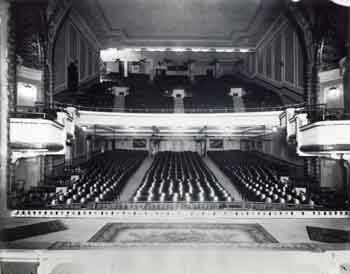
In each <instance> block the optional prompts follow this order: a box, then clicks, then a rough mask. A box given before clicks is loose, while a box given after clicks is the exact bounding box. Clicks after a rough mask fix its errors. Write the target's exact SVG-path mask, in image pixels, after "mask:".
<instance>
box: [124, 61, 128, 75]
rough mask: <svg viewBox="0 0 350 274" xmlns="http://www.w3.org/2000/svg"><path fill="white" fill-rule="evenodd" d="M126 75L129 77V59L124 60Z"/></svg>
mask: <svg viewBox="0 0 350 274" xmlns="http://www.w3.org/2000/svg"><path fill="white" fill-rule="evenodd" d="M124 77H125V78H127V77H128V60H124Z"/></svg>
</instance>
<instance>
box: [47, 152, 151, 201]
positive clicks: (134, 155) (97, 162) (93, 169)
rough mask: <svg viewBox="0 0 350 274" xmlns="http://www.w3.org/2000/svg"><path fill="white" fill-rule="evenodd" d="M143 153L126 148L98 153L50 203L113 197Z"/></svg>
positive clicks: (116, 196) (112, 198)
mask: <svg viewBox="0 0 350 274" xmlns="http://www.w3.org/2000/svg"><path fill="white" fill-rule="evenodd" d="M146 156H147V152H145V151H128V150H116V151H109V152H106V153H103V154H99V155H98V156H96V157H95V158H93V159H91V160H90V161H89V162H88V163H87V164H85V166H84V172H83V174H81V175H80V178H79V179H78V180H77V181H75V182H74V183H73V184H72V185H71V186H70V187H69V188H68V189H67V191H66V192H64V193H58V194H57V195H56V196H55V197H54V199H52V200H51V206H56V205H62V204H65V205H71V204H81V205H84V204H86V203H88V202H96V203H98V202H108V201H114V200H116V199H117V198H118V196H119V195H120V193H121V192H122V190H123V189H124V186H125V184H126V182H127V181H128V179H129V178H130V176H131V175H132V174H133V173H134V172H135V170H136V169H137V168H138V167H139V166H140V164H141V163H142V161H143V160H144V159H145V157H146Z"/></svg>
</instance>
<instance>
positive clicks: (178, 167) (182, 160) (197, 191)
mask: <svg viewBox="0 0 350 274" xmlns="http://www.w3.org/2000/svg"><path fill="white" fill-rule="evenodd" d="M132 200H133V201H134V202H141V201H142V202H145V201H147V202H208V201H209V202H218V201H232V197H231V196H230V194H229V193H228V192H227V191H226V190H225V189H224V188H223V187H222V186H221V184H220V183H219V182H218V180H217V179H216V177H215V176H214V174H213V173H212V172H211V171H210V170H209V168H208V167H207V166H206V165H205V163H204V162H203V160H202V159H201V157H200V156H199V155H198V153H195V152H189V151H187V152H170V151H166V152H159V153H157V154H156V155H155V159H154V161H153V163H152V165H151V167H150V168H149V170H148V171H147V172H146V175H145V177H144V178H143V181H142V184H141V186H140V187H139V188H138V189H137V191H136V193H135V195H134V196H133V198H132Z"/></svg>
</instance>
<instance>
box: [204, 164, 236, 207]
mask: <svg viewBox="0 0 350 274" xmlns="http://www.w3.org/2000/svg"><path fill="white" fill-rule="evenodd" d="M203 160H204V162H205V163H206V165H207V166H208V167H209V168H210V170H211V171H212V172H213V173H214V175H215V177H216V178H217V179H218V180H219V183H220V184H221V185H222V186H223V187H224V188H225V189H226V190H227V191H228V192H229V193H230V194H231V196H232V198H233V199H234V201H236V202H239V201H243V197H242V195H241V194H240V193H239V191H238V190H237V189H236V187H235V186H234V185H233V184H232V183H231V180H230V179H229V178H228V177H227V176H226V175H225V174H224V173H223V172H222V171H221V170H220V169H219V168H218V167H217V165H216V164H215V163H214V162H213V161H212V160H211V159H210V158H209V157H205V158H203Z"/></svg>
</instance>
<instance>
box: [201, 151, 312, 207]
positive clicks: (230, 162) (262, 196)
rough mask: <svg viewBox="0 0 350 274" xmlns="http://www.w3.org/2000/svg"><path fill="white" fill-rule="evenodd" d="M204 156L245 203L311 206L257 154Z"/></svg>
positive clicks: (309, 202) (302, 194)
mask: <svg viewBox="0 0 350 274" xmlns="http://www.w3.org/2000/svg"><path fill="white" fill-rule="evenodd" d="M208 155H209V157H211V159H212V160H213V161H214V162H215V163H216V164H217V165H218V166H219V167H220V169H221V170H222V171H223V172H224V173H225V174H226V175H227V176H228V177H229V178H230V180H231V182H232V183H233V184H234V186H235V187H236V188H237V189H238V190H239V192H240V194H241V195H242V196H243V197H244V199H246V200H248V201H252V202H266V203H278V204H294V205H300V204H308V205H311V206H313V205H314V201H313V200H311V199H310V197H308V196H307V195H306V193H303V192H301V191H297V189H296V188H294V187H293V186H292V185H291V184H289V183H286V182H282V181H281V176H280V175H281V174H279V168H278V166H276V165H273V164H271V163H268V162H267V161H266V160H265V161H263V160H262V159H259V157H258V156H257V155H254V156H253V155H252V154H250V153H249V152H242V151H236V150H231V151H215V152H209V153H208Z"/></svg>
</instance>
